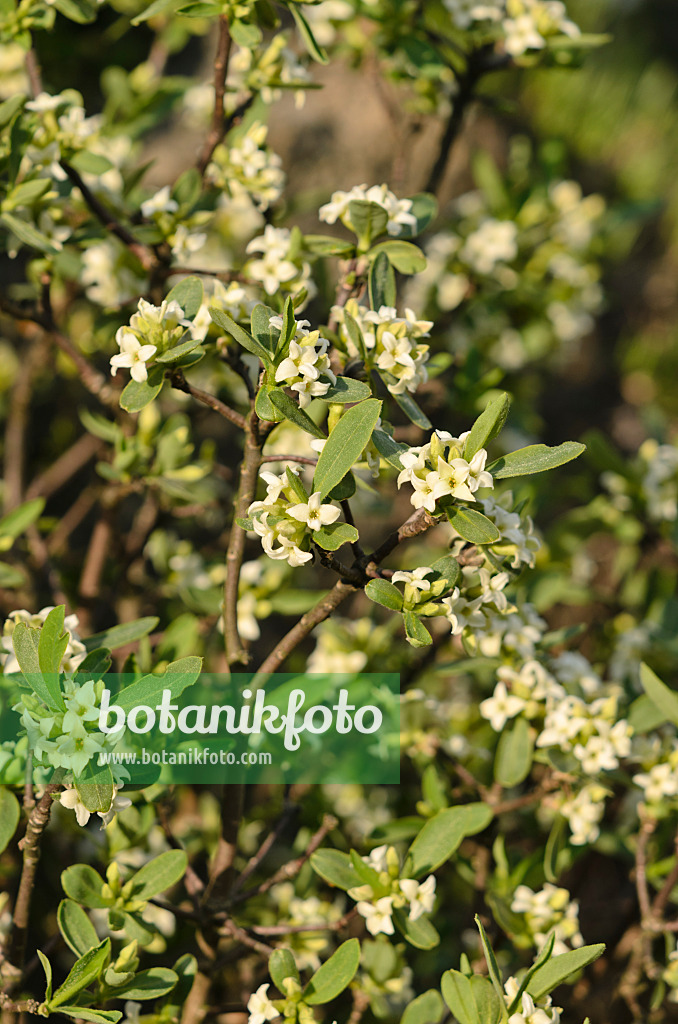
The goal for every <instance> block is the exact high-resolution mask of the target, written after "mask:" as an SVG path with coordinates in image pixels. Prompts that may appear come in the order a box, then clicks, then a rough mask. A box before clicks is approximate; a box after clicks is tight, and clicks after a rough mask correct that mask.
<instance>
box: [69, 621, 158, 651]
mask: <svg viewBox="0 0 678 1024" xmlns="http://www.w3.org/2000/svg"><path fill="white" fill-rule="evenodd" d="M159 622H160V619H158V618H156V617H155V615H147V616H146V617H145V618H143V619H134V621H133V622H123V623H121V625H119V626H111V628H110V629H105V630H104V631H103V632H102V633H93V634H92V636H88V637H86V638H85V640H84V641H83V643H84V645H85V647H86V648H87V650H88V651H93V650H96V649H97V648H99V647H106V648H107V649H108V650H109V651H115V650H117V648H118V647H126V646H127V644H131V643H134V641H135V640H141V639H142V637H145V636H148V634H149V633H152V632H153V630H154V629H155V627H156V626H157V625H158V623H159Z"/></svg>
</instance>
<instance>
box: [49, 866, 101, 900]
mask: <svg viewBox="0 0 678 1024" xmlns="http://www.w3.org/2000/svg"><path fill="white" fill-rule="evenodd" d="M61 885H62V887H63V890H64V892H65V893H66V895H67V896H70V897H71V899H72V900H75V901H76V903H83V904H84V905H85V906H86V907H89V908H90V909H92V910H101V909H102V908H103V907H109V906H110V905H111V900H110V899H104V897H103V896H102V895H101V890H102V889H103V887H104V880H103V878H102V877H101V875H100V874H99V873H98V871H95V870H94V868H93V867H91V866H90V865H89V864H71V866H70V867H68V868H66V870H65V871H63V872H62V874H61Z"/></svg>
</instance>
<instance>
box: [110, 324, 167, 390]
mask: <svg viewBox="0 0 678 1024" xmlns="http://www.w3.org/2000/svg"><path fill="white" fill-rule="evenodd" d="M115 340H116V341H117V343H118V345H119V346H120V352H119V353H118V354H117V355H114V356H111V374H112V376H113V377H115V375H116V373H117V372H118V370H120V369H121V368H123V367H125V368H129V372H130V375H131V377H132V380H135V381H136V382H137V384H141V383H143V381H145V380H148V370H147V369H146V363H147V362H148V360H149V359H152V358H153V356H154V355H155V353H156V352H157V348H156V346H155V345H142V344H141V342H140V341H139V339H138V338H137V336H136V334H132V332H131V331H128V330H126V329H125V328H124V327H122V328H120V330H119V331H118V332H117V334H116V336H115Z"/></svg>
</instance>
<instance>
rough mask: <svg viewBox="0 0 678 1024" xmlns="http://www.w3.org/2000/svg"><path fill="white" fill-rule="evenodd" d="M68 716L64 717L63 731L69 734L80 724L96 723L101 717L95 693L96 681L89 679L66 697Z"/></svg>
mask: <svg viewBox="0 0 678 1024" xmlns="http://www.w3.org/2000/svg"><path fill="white" fill-rule="evenodd" d="M64 703H65V705H66V709H67V710H66V714H65V715H64V721H63V726H62V728H63V731H64V732H68V731H69V729H72V728H73V726H75V725H77V723H78V722H96V720H97V719H98V717H99V707H98V702H97V697H96V694H95V692H94V680H93V679H89V680H88V681H87V682H86V683H83V685H82V686H79V687H78V689H77V690H76V692H75V693H74V694H73V695H72V696H70V697H66V698H65V700H64Z"/></svg>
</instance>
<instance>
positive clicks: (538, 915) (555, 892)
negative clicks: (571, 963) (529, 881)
mask: <svg viewBox="0 0 678 1024" xmlns="http://www.w3.org/2000/svg"><path fill="white" fill-rule="evenodd" d="M511 910H512V911H513V913H514V914H523V915H524V917H525V925H526V927H527V930H528V931H529V933H530V937H531V939H532V942H533V944H534V945H535V946H536V947H537V948H538V949H539V948H541V947H542V946H543V945H544V943H545V942H546V940H547V938H548V936H549V934H550V933H551V932H553V933H554V935H555V943H554V946H553V955H554V956H558V955H559V954H560V953H565V952H567V950H568V949H571V948H572V949H576V948H577V947H578V946H583V945H584V939H583V938H582V935H581V932H580V931H579V904H578V903H577V901H576V900H571V899H570V894H569V892H568V891H567V889H562V888H559V887H558V886H557V885H552V884H551V883H550V882H546V884H545V885H544V887H543V889H540V890H539V892H534V891H533V890H532V889H530V887H529V886H528V885H519V886H518V887H517V888H516V890H515V892H514V894H513V901H512V903H511Z"/></svg>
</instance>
